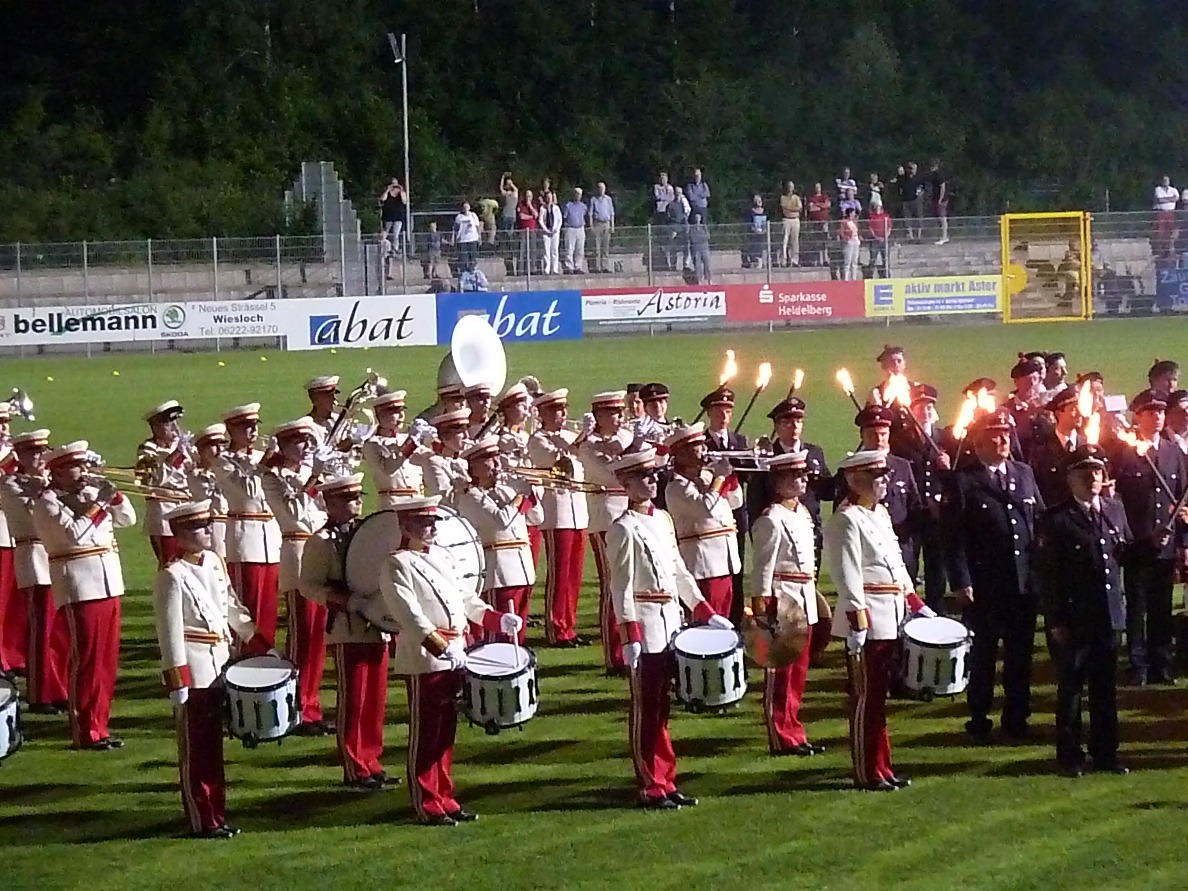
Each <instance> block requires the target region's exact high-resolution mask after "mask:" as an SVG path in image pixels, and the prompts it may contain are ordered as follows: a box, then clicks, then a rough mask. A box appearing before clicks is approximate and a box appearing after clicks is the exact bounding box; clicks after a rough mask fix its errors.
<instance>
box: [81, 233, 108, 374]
mask: <svg viewBox="0 0 1188 891" xmlns="http://www.w3.org/2000/svg"><path fill="white" fill-rule="evenodd" d="M82 266H83V300H85V301H86V306H88V307H89V306H90V305H91V270H90V263H89V259H88V257H87V243H86V241H83V243H82ZM104 345H105V346H106V344H104ZM87 358H88V359H89V358H91V342H90V341H89V340H88V341H87Z"/></svg>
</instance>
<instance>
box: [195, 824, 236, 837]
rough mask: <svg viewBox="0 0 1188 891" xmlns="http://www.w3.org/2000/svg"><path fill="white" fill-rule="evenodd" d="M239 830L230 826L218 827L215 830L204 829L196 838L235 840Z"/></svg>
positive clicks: (196, 834) (196, 833)
mask: <svg viewBox="0 0 1188 891" xmlns="http://www.w3.org/2000/svg"><path fill="white" fill-rule="evenodd" d="M237 835H239V830H238V829H234V828H232V827H230V826H216V827H215V828H214V829H202V830H199V831H198V832H195V833H194V838H235V836H237Z"/></svg>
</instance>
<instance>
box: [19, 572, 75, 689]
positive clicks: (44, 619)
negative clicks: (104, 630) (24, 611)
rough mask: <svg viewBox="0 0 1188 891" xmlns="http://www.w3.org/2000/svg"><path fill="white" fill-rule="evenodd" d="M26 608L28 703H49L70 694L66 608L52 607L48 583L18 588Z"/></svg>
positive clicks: (68, 633) (68, 638)
mask: <svg viewBox="0 0 1188 891" xmlns="http://www.w3.org/2000/svg"><path fill="white" fill-rule="evenodd" d="M21 594H22V596H23V597H24V599H25V603H26V604H28V609H29V658H28V674H29V702H30V704H32V705H50V704H51V703H54V702H66V701H67V699H69V697H70V692H69V689H68V687H67V679H68V678H69V676H70V626H69V623H68V622H67V619H66V610H65V609H58V608H57V607H56V606H54V591H53V588H51V587H50V586H49V585H35V586H34V587H32V588H22V589H21Z"/></svg>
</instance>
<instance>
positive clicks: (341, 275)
mask: <svg viewBox="0 0 1188 891" xmlns="http://www.w3.org/2000/svg"><path fill="white" fill-rule="evenodd" d="M346 277H347V275H346V232H343V231H340V232H339V233H338V296H339V297H345V296H347V286H346V284H347V283H346Z"/></svg>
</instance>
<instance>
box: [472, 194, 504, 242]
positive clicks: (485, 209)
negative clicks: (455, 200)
mask: <svg viewBox="0 0 1188 891" xmlns="http://www.w3.org/2000/svg"><path fill="white" fill-rule="evenodd" d="M476 203H477V204H478V218H479V220H481V221H482V224H483V233H482V236H483V239H482V240H483V244H487V245H494V244H495V229H496V227H497V226H498V214H499V202H498V201H496V200H495V199H494V198H480V199H479V200H478V201H477V202H476Z"/></svg>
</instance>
